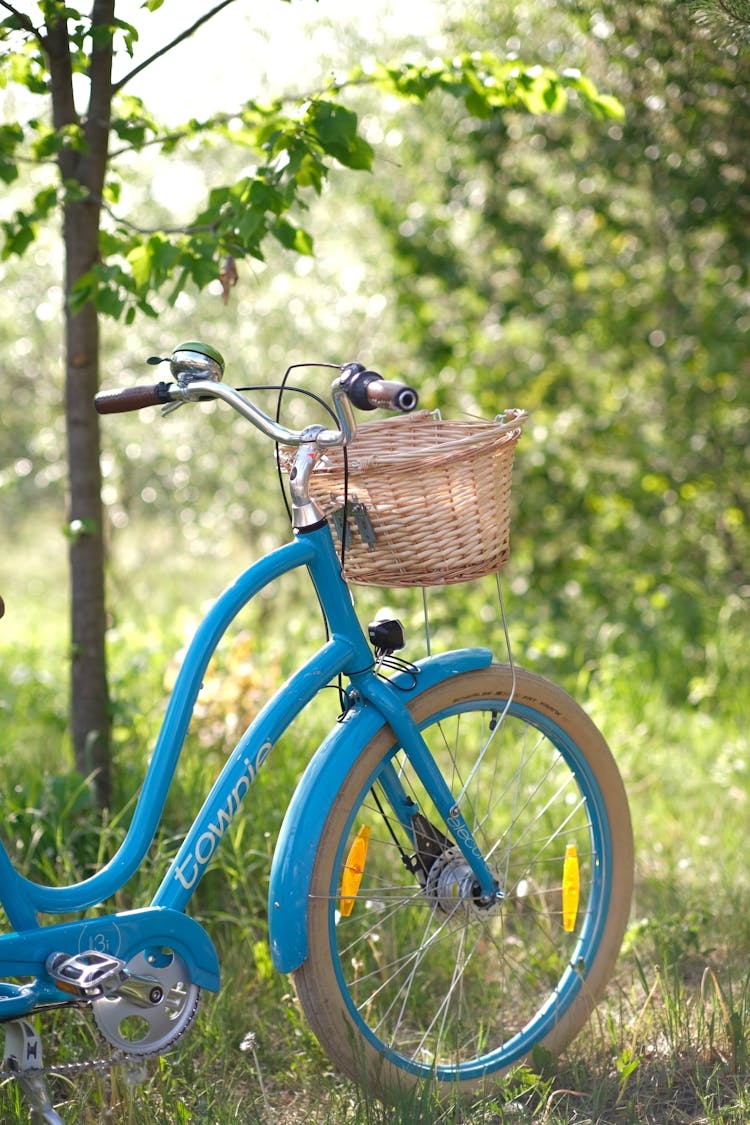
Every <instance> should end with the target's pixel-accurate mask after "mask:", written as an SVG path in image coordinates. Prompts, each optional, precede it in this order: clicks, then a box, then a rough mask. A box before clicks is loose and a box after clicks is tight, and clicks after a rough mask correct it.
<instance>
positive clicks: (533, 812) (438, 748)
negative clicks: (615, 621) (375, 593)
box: [295, 665, 633, 1098]
mask: <svg viewBox="0 0 750 1125" xmlns="http://www.w3.org/2000/svg"><path fill="white" fill-rule="evenodd" d="M410 710H411V713H412V716H413V718H414V719H415V721H416V722H417V724H418V725H419V727H420V729H421V731H422V735H423V737H424V739H425V741H426V743H427V745H428V747H429V748H430V751H431V753H432V754H433V756H434V758H435V760H436V762H437V763H438V765H439V766H440V768H441V770H442V774H443V777H444V778H445V779H446V781H447V782H448V784H449V785H450V787H451V790H452V792H453V794H454V796H455V797H456V800H457V801H458V803H459V804H460V807H461V811H462V813H463V816H464V819H465V820H466V822H467V823H468V824H469V826H470V828H471V829H472V831H473V833H474V836H475V839H476V841H477V843H478V844H479V846H480V848H481V849H482V851H483V854H484V857H485V859H486V860H487V862H488V863H489V864H490V866H491V868H492V870H493V872H494V874H495V878H496V880H497V883H498V887H499V890H500V894H499V895H498V898H497V900H496V901H495V902H493V903H491V904H487V902H486V901H483V900H481V899H479V898H477V897H476V896H475V895H474V894H472V881H471V879H470V878H467V872H468V867H467V864H466V862H465V860H464V858H463V856H462V854H461V852H460V849H459V848H458V847H457V846H456V841H455V840H453V839H452V838H451V837H450V833H449V831H448V829H447V828H446V825H445V823H444V822H443V821H442V820H441V818H440V816H439V814H438V813H437V812H436V810H435V808H434V805H433V804H432V802H431V800H430V797H429V794H428V793H427V792H426V791H425V789H424V787H423V786H422V785H421V784H420V782H419V780H418V778H417V777H416V775H415V773H414V770H413V769H412V767H411V765H410V763H409V761H408V759H407V758H406V756H405V755H404V753H403V751H402V750H401V749H400V747H399V746H398V745H397V744H396V743H394V736H393V734H392V733H391V732H390V728H388V727H384V728H382V729H381V730H380V731H379V732H378V734H377V735H375V736H374V737H373V739H372V740H371V741H370V742H369V743H368V745H367V746H366V747H365V748H364V750H363V751H362V753H361V754H360V755H359V756H358V757H357V759H356V760H355V761H354V762H353V764H352V767H351V770H350V771H349V774H348V775H347V777H346V780H345V781H344V784H343V785H342V786H341V789H340V791H339V793H338V795H337V797H336V800H335V802H334V804H333V806H332V808H331V810H330V812H329V813H328V816H327V819H326V822H325V826H324V829H323V833H322V836H321V840H320V845H319V849H318V853H317V855H316V858H315V863H314V869H313V875H312V882H311V893H310V900H309V902H308V946H309V955H308V957H307V958H306V960H305V961H304V963H303V964H302V965H301V967H300V968H299V969H298V970H297V972H296V973H295V983H296V986H297V991H298V994H299V997H300V1000H301V1003H302V1005H303V1008H304V1010H305V1014H306V1016H307V1018H308V1021H309V1023H310V1025H311V1027H312V1029H313V1031H314V1032H315V1034H316V1035H317V1037H318V1038H319V1040H320V1042H321V1044H322V1045H323V1047H324V1048H325V1050H326V1051H327V1052H328V1054H329V1055H330V1056H331V1058H332V1059H333V1060H334V1062H335V1063H336V1064H337V1065H338V1066H340V1067H341V1068H342V1069H343V1070H344V1071H345V1072H347V1073H348V1074H349V1075H351V1076H352V1077H353V1078H354V1079H355V1080H357V1081H359V1082H362V1083H363V1084H366V1085H367V1086H368V1087H369V1088H370V1089H372V1090H374V1091H375V1092H376V1093H379V1094H381V1095H382V1096H384V1097H386V1098H387V1097H389V1096H392V1095H393V1094H394V1093H396V1092H397V1091H399V1090H403V1089H405V1088H408V1087H409V1086H411V1085H413V1084H415V1083H416V1082H418V1081H420V1080H429V1081H433V1082H435V1083H436V1084H437V1087H438V1089H442V1090H444V1091H445V1092H446V1093H447V1092H457V1093H466V1092H468V1093H473V1092H478V1091H479V1090H480V1089H482V1088H484V1087H485V1085H486V1084H487V1083H488V1081H491V1080H492V1079H493V1078H497V1077H499V1076H500V1075H502V1074H503V1073H504V1072H505V1071H506V1070H508V1068H509V1067H511V1066H513V1065H514V1064H517V1063H519V1062H521V1061H522V1060H523V1059H524V1058H526V1057H527V1056H528V1055H529V1053H530V1052H531V1050H532V1049H533V1048H534V1047H535V1046H536V1045H539V1046H540V1047H542V1048H545V1049H546V1050H547V1051H549V1052H551V1053H552V1054H553V1055H554V1054H557V1053H558V1052H559V1051H560V1050H562V1048H563V1047H564V1046H565V1045H566V1044H567V1043H569V1042H570V1040H571V1039H572V1038H573V1037H574V1036H575V1035H576V1033H577V1032H578V1031H579V1030H580V1028H581V1026H582V1025H583V1023H584V1022H585V1021H586V1019H587V1018H588V1016H589V1014H590V1013H591V1010H592V1008H593V1007H594V1004H595V1003H596V1002H597V1000H598V999H599V997H600V995H601V993H602V991H603V990H604V987H605V985H606V983H607V981H608V979H609V976H610V974H611V972H612V969H613V966H614V962H615V959H616V957H617V953H618V951H619V948H620V943H621V941H622V936H623V932H624V929H625V925H626V922H627V917H628V912H629V905H630V896H631V891H632V882H633V840H632V830H631V825H630V816H629V812H628V805H627V798H626V795H625V791H624V788H623V785H622V781H621V779H620V775H619V773H618V770H617V766H616V765H615V762H614V759H613V757H612V755H611V753H610V751H609V749H608V747H607V745H606V743H605V741H604V739H603V737H602V736H601V734H600V733H599V731H598V730H597V728H596V727H595V726H594V724H593V723H592V722H591V720H590V719H589V718H588V717H587V716H586V714H585V713H584V711H583V710H582V709H581V708H580V707H579V706H578V704H577V703H575V702H574V700H573V699H571V698H570V696H569V695H567V694H566V693H565V692H564V691H562V690H561V689H560V688H557V687H555V686H554V685H553V684H551V683H549V682H548V681H547V680H544V679H543V678H542V677H540V676H537V675H534V674H532V673H530V672H525V671H523V670H521V669H516V671H515V684H514V683H513V674H512V673H511V670H510V669H509V668H507V667H505V666H499V665H492V666H490V667H488V668H486V669H482V670H479V671H472V672H467V673H464V674H462V675H459V676H456V677H454V678H452V679H450V680H447V681H445V682H444V683H442V684H439V685H437V686H436V687H434V688H431V689H430V690H428V691H425V692H424V693H423V694H422V695H421V696H419V697H417V699H415V700H414V701H413V702H412V703H411V704H410ZM394 776H395V777H397V778H398V779H399V780H400V783H401V786H402V787H403V790H404V792H405V794H406V795H407V796H408V797H409V798H411V801H413V805H409V808H410V809H412V810H413V815H412V813H409V815H408V816H404V812H403V807H402V809H401V815H400V816H399V817H396V816H395V814H394V812H393V808H392V807H391V806H390V805H389V804H388V800H387V798H386V796H385V790H386V789H388V790H389V791H390V792H392V791H393V778H394ZM352 872H353V874H354V877H353V879H352Z"/></svg>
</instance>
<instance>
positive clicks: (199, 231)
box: [91, 195, 219, 235]
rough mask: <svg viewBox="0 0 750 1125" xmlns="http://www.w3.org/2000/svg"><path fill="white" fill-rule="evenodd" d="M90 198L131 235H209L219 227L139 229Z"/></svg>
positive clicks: (212, 224)
mask: <svg viewBox="0 0 750 1125" xmlns="http://www.w3.org/2000/svg"><path fill="white" fill-rule="evenodd" d="M91 198H92V200H93V202H95V203H97V204H98V205H99V207H101V209H102V210H103V211H106V212H107V214H108V215H109V217H110V219H112V220H113V221H114V223H115V224H116V225H117V226H119V227H126V228H127V230H130V231H132V232H133V234H142V235H150V234H188V235H190V234H205V233H206V232H209V233H210V232H211V231H215V230H217V229H218V227H219V223H218V222H214V223H200V224H195V225H192V226H191V225H187V226H181V227H139V226H138V224H137V223H134V222H133V221H132V220H131V219H125V218H123V217H122V216H121V215H118V214H116V213H115V211H113V210H112V208H111V207H110V206H109V204H108V203H105V201H104V200H103V199H102V198H101V197H100V196H94V195H92V196H91Z"/></svg>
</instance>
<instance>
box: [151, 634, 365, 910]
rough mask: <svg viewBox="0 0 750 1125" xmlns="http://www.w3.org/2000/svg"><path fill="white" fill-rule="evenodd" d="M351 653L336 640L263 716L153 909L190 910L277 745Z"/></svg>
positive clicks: (283, 690)
mask: <svg viewBox="0 0 750 1125" xmlns="http://www.w3.org/2000/svg"><path fill="white" fill-rule="evenodd" d="M351 655H352V647H351V645H350V644H349V642H348V641H346V640H345V639H344V638H342V637H340V636H334V637H333V639H332V640H330V641H329V642H328V644H326V645H324V647H323V648H321V649H320V650H319V651H318V652H317V653H316V654H315V656H313V657H312V658H311V659H310V660H309V661H308V662H307V663H306V664H305V665H304V666H303V667H302V668H301V669H300V670H299V671H298V672H296V673H295V674H294V675H293V676H292V677H291V678H290V679H289V680H287V682H286V683H285V684H284V685H283V687H281V688H280V689H279V691H277V692H276V694H275V695H274V696H273V698H272V699H271V700H269V702H268V703H267V704H266V705H265V707H263V709H262V710H261V711H260V712H259V713H258V715H257V716H256V718H255V719H254V720H253V722H252V723H251V724H250V726H249V727H248V728H247V730H246V731H245V733H244V735H243V736H242V738H241V739H240V741H239V742H238V744H237V746H236V747H235V749H234V751H233V752H232V755H231V757H230V758H229V760H228V762H227V764H226V765H225V766H224V769H223V770H222V771H221V774H220V775H219V777H218V779H217V781H216V784H215V785H214V787H213V789H212V790H211V792H210V794H209V795H208V797H207V798H206V801H205V803H204V805H203V808H202V809H201V811H200V812H199V813H198V816H197V817H196V819H195V821H194V823H193V825H192V827H191V828H190V831H189V832H188V834H187V836H186V837H185V840H184V841H183V843H182V846H181V847H180V850H179V852H178V853H177V855H176V856H175V858H174V860H173V861H172V863H171V865H170V868H169V870H168V871H167V874H166V875H165V877H164V880H163V882H162V884H161V886H160V887H159V889H158V891H157V892H156V895H155V896H154V899H153V901H152V906H166V907H171V908H172V909H173V910H184V909H185V907H186V906H187V903H188V902H189V900H190V898H191V896H192V894H193V891H194V890H195V888H196V887H197V886H198V883H199V882H200V880H201V878H202V876H203V874H204V873H205V871H206V868H207V867H208V865H209V864H210V862H211V860H212V859H213V857H214V854H215V852H216V849H217V848H218V847H219V845H220V844H221V841H222V840H223V838H224V836H225V835H226V832H227V830H228V829H229V826H230V824H231V823H232V821H233V820H234V818H235V816H236V815H237V813H238V811H239V807H240V805H241V804H242V801H243V800H244V798H245V797H246V796H247V793H248V790H249V789H250V786H251V785H252V783H253V781H255V778H256V777H257V776H258V771H259V770H260V767H261V766H262V765H263V763H264V762H265V760H266V758H267V757H268V755H269V754H270V752H271V750H272V749H273V746H274V744H275V743H276V742H277V741H278V739H279V738H280V736H281V735H282V734H283V732H284V731H285V730H286V728H287V727H288V726H289V724H290V723H291V722H292V720H293V719H295V718H296V717H297V715H299V713H300V711H301V710H302V709H303V708H304V707H305V706H306V705H307V704H308V703H309V702H310V700H311V699H313V698H314V696H316V695H317V694H318V692H319V691H320V690H321V688H323V687H325V685H326V684H328V683H330V681H331V680H332V679H333V678H334V676H336V675H337V674H338V673H339V672H341V671H343V670H344V668H345V666H346V664H347V662H348V661H349V660H350V658H351Z"/></svg>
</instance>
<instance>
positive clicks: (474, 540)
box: [310, 411, 527, 586]
mask: <svg viewBox="0 0 750 1125" xmlns="http://www.w3.org/2000/svg"><path fill="white" fill-rule="evenodd" d="M526 417H527V415H526V414H525V413H524V412H523V411H507V412H506V414H505V415H504V416H503V417H502V419H498V420H497V421H494V422H488V421H476V420H474V421H447V420H446V421H444V420H442V419H440V418H437V417H435V416H434V415H433V414H431V413H430V412H429V411H419V412H417V413H415V414H408V415H402V416H400V417H397V418H390V419H386V420H382V421H377V422H366V423H364V424H363V425H361V426H359V427H358V428H357V433H356V436H355V438H354V440H353V441H352V442H351V444H350V445H349V447H348V460H349V474H348V495H347V496H346V501H347V507H346V514H347V518H346V541H345V553H344V571H345V576H346V579H347V581H349V582H354V583H358V584H362V585H371V586H442V585H448V584H451V583H456V582H467V581H469V580H470V579H473V578H480V577H482V576H483V575H486V574H491V573H493V572H494V571H497V570H499V569H500V568H501V567H502V566H504V564H505V563H506V562H507V561H508V557H509V554H510V550H509V537H510V489H511V473H512V469H513V457H514V454H515V448H516V444H517V442H518V439H519V437H520V435H521V425H522V423H523V422H524V421H525V420H526ZM310 494H311V496H312V498H313V499H314V500H316V501H317V503H318V504H319V505H320V507H321V508H322V510H323V512H324V513H325V515H326V517H327V518H328V520H329V523H330V524H331V526H332V529H333V532H334V538H336V539H337V540H338V541H340V539H341V533H342V530H343V508H344V501H345V496H344V456H343V451H342V450H340V449H335V450H331V451H328V452H327V453H326V454H325V456H324V457H323V458H322V459H321V461H320V462H319V463H318V465H317V466H316V468H315V470H314V471H313V473H312V474H311V489H310Z"/></svg>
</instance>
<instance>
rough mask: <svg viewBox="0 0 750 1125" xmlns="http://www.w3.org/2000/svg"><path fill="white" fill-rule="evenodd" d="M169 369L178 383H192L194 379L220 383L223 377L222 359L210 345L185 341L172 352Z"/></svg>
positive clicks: (195, 341)
mask: <svg viewBox="0 0 750 1125" xmlns="http://www.w3.org/2000/svg"><path fill="white" fill-rule="evenodd" d="M169 369H170V371H171V372H172V375H173V376H174V378H175V379H176V380H177V382H178V383H183V384H184V383H192V382H194V381H195V380H196V379H211V380H212V381H213V382H214V383H220V382H221V380H222V377H223V375H224V357H223V356H222V354H221V352H218V351H217V350H216V348H212V347H211V345H210V344H203V343H201V342H200V341H199V340H187V341H186V342H185V343H184V344H180V345H179V347H176V348H175V349H174V351H173V352H172V354H171V356H170V357H169Z"/></svg>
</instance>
